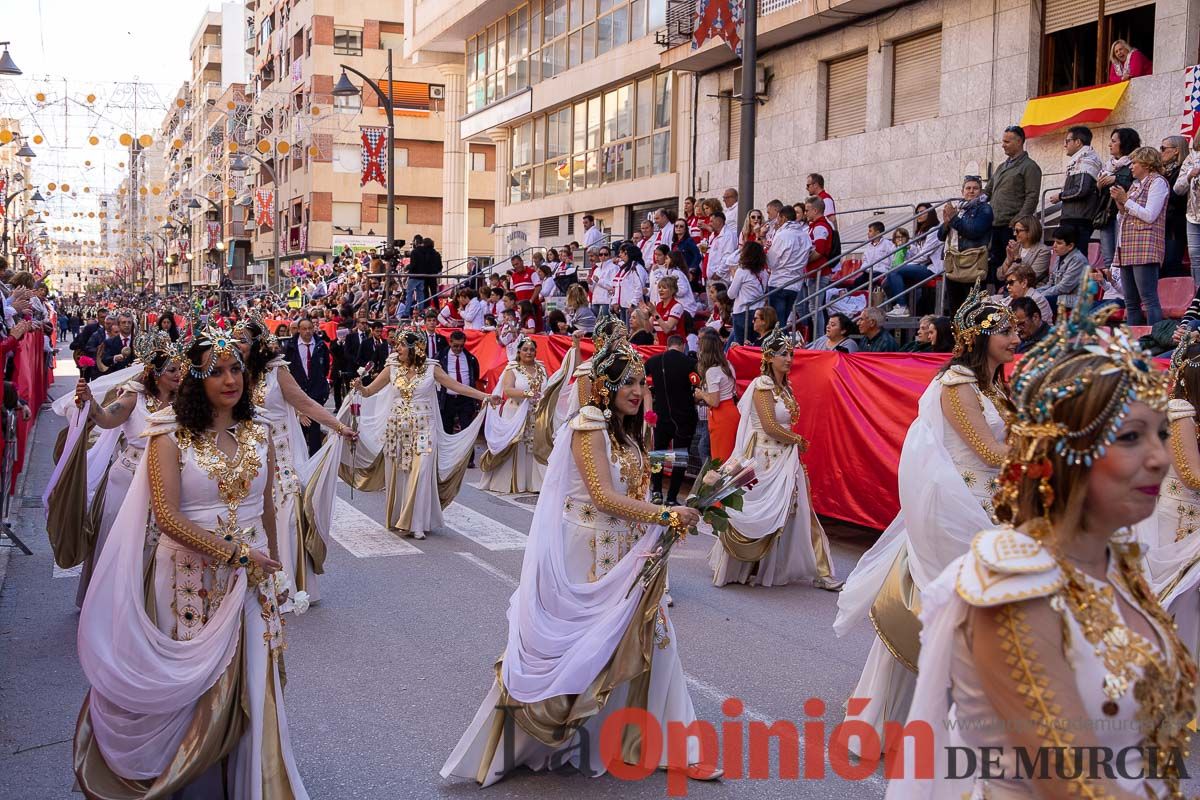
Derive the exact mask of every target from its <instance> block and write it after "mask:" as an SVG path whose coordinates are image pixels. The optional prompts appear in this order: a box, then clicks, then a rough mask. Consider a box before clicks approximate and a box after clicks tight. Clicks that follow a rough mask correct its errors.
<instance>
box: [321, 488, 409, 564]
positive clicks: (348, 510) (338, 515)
mask: <svg viewBox="0 0 1200 800" xmlns="http://www.w3.org/2000/svg"><path fill="white" fill-rule="evenodd" d="M329 535H330V536H332V537H333V538H334V541H336V542H337V543H338V544H340V545H341V546H342V547H344V548H346V550H348V551H349V552H350V555H352V556H354V557H355V558H377V557H379V556H412V555H421V554H422V551H421V549H420V548H418V547H414V546H413V545H412V544H410V543H408V542H406V541H405V540H404V539H401V538H400V536H399V535H398V534H396V533H393V532H392V531H389V530H388V529H387V528H385V527H384V526H382V525H380V524H379V523H378V522H376V521H375V520H373V519H371V518H370V517H368V516H367V515H366V514H364V513H362V512H361V511H359V510H358V509H357V508H355V507H354V506H352V505H350V504H349V503H347V502H346V501H345V500H343V499H342V498H340V497H339V498H338V499H337V503H336V504H335V505H334V507H333V525H332V526H331V529H330V531H329Z"/></svg>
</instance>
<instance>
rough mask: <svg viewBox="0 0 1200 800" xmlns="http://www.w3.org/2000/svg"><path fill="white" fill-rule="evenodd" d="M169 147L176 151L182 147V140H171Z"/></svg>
mask: <svg viewBox="0 0 1200 800" xmlns="http://www.w3.org/2000/svg"><path fill="white" fill-rule="evenodd" d="M171 147H173V148H175V149H176V150H178V149H179V148H181V147H183V139H173V140H171Z"/></svg>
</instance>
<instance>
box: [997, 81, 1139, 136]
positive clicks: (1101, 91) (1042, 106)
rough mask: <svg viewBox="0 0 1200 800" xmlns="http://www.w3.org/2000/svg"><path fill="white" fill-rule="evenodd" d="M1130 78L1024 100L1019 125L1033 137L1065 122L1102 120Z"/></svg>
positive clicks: (1109, 111)
mask: <svg viewBox="0 0 1200 800" xmlns="http://www.w3.org/2000/svg"><path fill="white" fill-rule="evenodd" d="M1128 88H1129V81H1121V82H1120V83H1110V84H1107V85H1105V86H1093V87H1091V88H1088V89H1075V90H1073V91H1070V92H1059V93H1058V94H1049V95H1046V96H1045V97H1035V98H1033V99H1032V100H1030V101H1029V102H1028V103H1026V104H1025V113H1023V114H1022V115H1021V127H1022V128H1024V129H1025V136H1026V137H1028V138H1030V139H1032V138H1033V137H1035V136H1041V135H1042V134H1043V133H1049V132H1050V131H1054V130H1058V129H1059V128H1065V127H1067V126H1068V125H1081V124H1084V123H1097V122H1103V121H1104V120H1106V119H1107V118H1108V115H1109V114H1110V113H1112V110H1113V109H1114V108H1116V107H1117V103H1119V102H1121V98H1122V97H1123V96H1124V95H1125V90H1126V89H1128Z"/></svg>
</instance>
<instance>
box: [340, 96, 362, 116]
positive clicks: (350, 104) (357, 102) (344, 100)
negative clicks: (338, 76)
mask: <svg viewBox="0 0 1200 800" xmlns="http://www.w3.org/2000/svg"><path fill="white" fill-rule="evenodd" d="M333 109H334V111H336V112H337V113H339V114H357V113H358V112H359V111H362V95H361V94H351V95H346V96H344V97H342V96H338V95H334V97H333Z"/></svg>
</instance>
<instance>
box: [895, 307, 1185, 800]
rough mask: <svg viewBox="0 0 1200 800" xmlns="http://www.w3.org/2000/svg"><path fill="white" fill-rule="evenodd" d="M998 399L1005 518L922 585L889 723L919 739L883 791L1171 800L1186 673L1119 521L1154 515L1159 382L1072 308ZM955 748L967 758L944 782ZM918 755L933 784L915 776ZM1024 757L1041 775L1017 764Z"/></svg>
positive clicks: (903, 797) (1180, 755)
mask: <svg viewBox="0 0 1200 800" xmlns="http://www.w3.org/2000/svg"><path fill="white" fill-rule="evenodd" d="M1081 305H1082V304H1081ZM1012 392H1013V399H1014V402H1015V405H1016V418H1015V420H1014V422H1013V425H1012V428H1011V430H1010V432H1009V436H1008V444H1009V449H1008V453H1009V457H1008V459H1007V460H1006V461H1005V463H1004V465H1003V468H1002V470H1001V473H1000V485H999V489H998V491H997V493H996V496H995V504H996V517H997V518H998V519H999V520H1001V521H1002V522H1003V523H1006V524H1001V525H998V526H989V527H987V528H985V529H984V530H983V531H982V532H981V533H979V534H978V535H977V536H975V537H974V540H973V542H972V543H971V547H970V549H969V550H968V551H967V552H966V553H965V554H964V555H961V556H959V557H958V558H957V559H954V560H953V561H951V563H950V564H949V565H948V566H947V567H946V568H945V570H943V571H942V573H941V574H940V575H939V576H938V577H937V578H935V579H934V581H933V582H932V583H931V584H930V585H929V586H927V587H925V591H924V592H923V593H922V596H921V601H922V604H923V606H924V608H923V609H922V611H921V623H922V625H923V630H922V634H921V655H920V662H919V667H920V673H919V677H918V678H917V686H916V693H915V695H914V697H913V702H912V711H911V713H910V714H909V716H908V722H907V725H906V730H907V731H915V730H917V729H918V728H925V729H926V730H928V731H929V736H928V738H925V739H924V744H923V745H922V749H923V750H924V753H923V754H922V755H921V756H920V757H919V758H918V755H917V753H916V752H914V749H913V745H912V741H913V740H912V739H909V740H908V741H906V742H905V744H904V745H903V747H904V753H903V755H904V761H905V762H906V763H905V774H904V776H903V777H902V778H898V779H897V780H894V781H893V782H892V783H891V785H889V787H888V791H887V797H888V798H889V799H890V800H958V799H959V798H964V797H971V798H989V799H990V800H1018V798H1020V799H1022V800H1023V799H1025V798H1035V797H1037V798H1048V797H1055V798H1059V797H1093V798H1101V797H1103V798H1113V799H1114V800H1135V798H1172V799H1173V800H1175V799H1177V800H1182V798H1183V797H1184V796H1185V795H1184V793H1183V791H1182V786H1181V783H1182V781H1181V775H1180V767H1181V766H1182V762H1183V760H1184V758H1185V757H1186V754H1187V752H1188V739H1189V738H1190V733H1189V731H1188V724H1189V723H1190V722H1191V720H1192V719H1193V717H1194V715H1195V709H1196V701H1195V695H1194V692H1195V682H1196V665H1195V663H1194V661H1193V659H1192V657H1191V656H1190V655H1189V653H1188V652H1187V649H1186V648H1185V647H1184V645H1183V643H1182V642H1181V641H1180V639H1179V637H1178V635H1176V633H1175V631H1174V630H1173V627H1172V625H1171V619H1170V617H1169V616H1168V615H1167V613H1166V612H1165V611H1164V610H1163V609H1162V607H1161V606H1160V605H1159V604H1158V603H1157V602H1156V601H1155V598H1154V595H1153V593H1152V592H1151V590H1150V587H1149V586H1148V585H1147V583H1146V580H1145V577H1144V575H1143V573H1142V568H1141V559H1140V558H1139V556H1138V544H1137V542H1136V541H1134V540H1133V539H1132V538H1131V537H1130V536H1129V531H1128V527H1129V526H1132V525H1134V524H1136V523H1137V522H1139V521H1140V520H1143V519H1145V518H1146V517H1148V516H1150V515H1151V514H1153V513H1154V507H1155V497H1156V496H1157V494H1158V488H1159V485H1160V484H1161V482H1162V480H1163V478H1164V477H1165V476H1166V474H1167V469H1168V467H1169V465H1170V463H1171V458H1170V448H1169V446H1168V444H1167V438H1168V427H1167V419H1166V415H1165V413H1164V412H1165V411H1166V407H1167V392H1166V381H1165V380H1164V374H1163V373H1161V372H1159V371H1157V370H1156V369H1155V368H1154V366H1153V364H1152V362H1151V359H1150V356H1149V355H1148V354H1147V353H1145V352H1144V351H1142V350H1141V348H1140V347H1138V346H1137V345H1136V344H1134V343H1132V342H1131V341H1130V339H1129V338H1128V335H1127V333H1126V332H1125V331H1124V330H1123V329H1118V330H1117V331H1115V332H1113V333H1109V332H1107V331H1105V332H1097V331H1096V329H1095V326H1094V325H1093V324H1091V322H1090V321H1089V320H1087V319H1084V318H1082V317H1073V318H1070V319H1068V320H1064V321H1063V322H1061V323H1060V325H1059V327H1058V328H1057V329H1056V330H1055V331H1052V332H1051V333H1050V334H1049V335H1048V336H1047V337H1046V338H1045V339H1043V340H1042V341H1041V342H1039V344H1038V345H1037V346H1035V347H1034V348H1033V349H1031V350H1030V351H1029V352H1027V353H1026V354H1025V355H1024V356H1023V357H1022V359H1021V361H1020V363H1018V365H1017V368H1016V371H1015V373H1014V375H1013V382H1012ZM951 747H953V748H957V749H956V750H954V751H951V750H949V749H948V748H951ZM984 747H986V748H989V750H988V751H987V752H988V755H986V756H981V754H980V748H984ZM968 749H969V750H974V753H972V754H971V755H973V756H974V757H975V761H974V763H975V764H976V767H975V768H974V769H973V770H971V768H969V767H968V768H967V770H968V771H970V773H971V774H969V775H967V776H966V777H965V778H961V779H954V778H951V777H949V776H948V774H947V772H946V769H947V764H948V762H949V761H955V762H956V763H957V764H959V765H960V768H961V767H962V765H965V764H968V763H970V759H969V758H966V757H965V756H966V755H967V754H966V753H964V751H966V750H968ZM1105 753H1107V754H1108V755H1107V756H1105V755H1104V754H1105ZM952 756H953V757H952ZM1099 758H1105V759H1106V760H1105V761H1104V762H1103V766H1101V765H1099V764H1098V763H1097V759H1099ZM985 759H986V761H987V763H988V767H989V772H990V774H989V775H983V774H981V770H980V767H981V766H982V764H983V763H984V760H985ZM921 762H924V764H925V766H926V767H933V774H932V776H927V777H923V778H918V777H917V776H916V774H915V772H914V770H913V769H912V767H914V766H916V765H917V764H919V763H921ZM1038 762H1040V765H1041V767H1040V769H1041V770H1045V774H1039V771H1040V770H1039V768H1038V767H1034V768H1033V769H1030V767H1029V766H1024V767H1022V764H1025V765H1033V764H1036V763H1038ZM1031 773H1032V774H1031Z"/></svg>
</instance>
